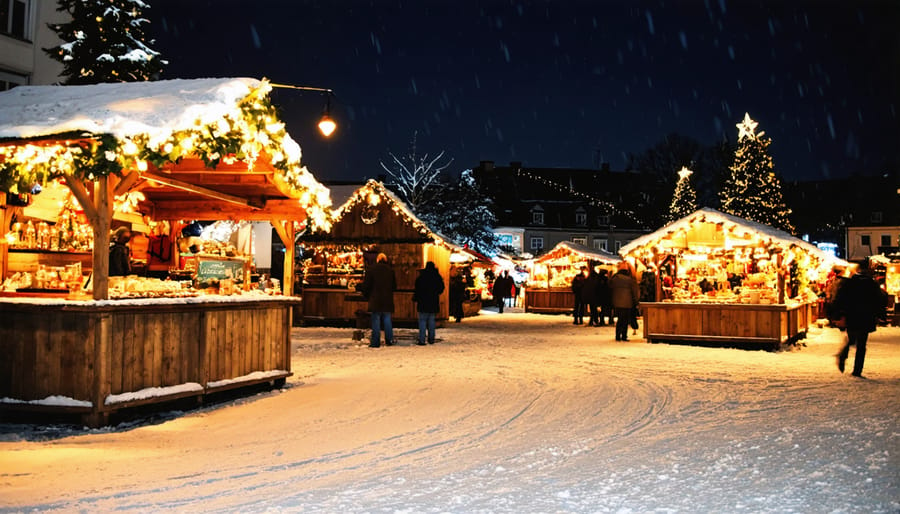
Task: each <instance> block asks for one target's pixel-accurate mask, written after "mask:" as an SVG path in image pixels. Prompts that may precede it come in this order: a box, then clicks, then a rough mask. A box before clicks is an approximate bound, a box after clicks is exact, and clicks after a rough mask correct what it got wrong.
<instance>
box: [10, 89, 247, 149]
mask: <svg viewBox="0 0 900 514" xmlns="http://www.w3.org/2000/svg"><path fill="white" fill-rule="evenodd" d="M261 84H262V82H261V81H259V80H256V79H251V78H211V79H194V80H182V79H176V80H160V81H155V82H128V83H125V82H122V83H113V84H95V85H89V86H19V87H17V88H13V89H11V90H9V91H7V92H5V93H3V94H2V95H0V138H3V139H28V138H37V137H43V136H52V135H58V134H67V133H72V132H84V133H87V134H110V135H113V136H116V137H117V138H120V139H124V138H127V137H133V136H136V135H139V134H147V135H150V136H151V137H152V136H154V135H158V136H165V135H168V134H169V133H171V132H175V131H178V130H189V129H191V128H193V127H194V125H195V123H197V122H199V123H200V124H202V125H210V124H213V123H215V122H217V121H218V120H219V119H220V118H222V117H224V116H231V117H233V118H235V119H237V118H239V117H240V116H241V113H240V109H239V107H238V104H239V102H240V101H241V100H243V99H244V98H246V97H247V96H248V95H250V93H251V91H253V90H254V89H256V88H258V87H260V86H261Z"/></svg>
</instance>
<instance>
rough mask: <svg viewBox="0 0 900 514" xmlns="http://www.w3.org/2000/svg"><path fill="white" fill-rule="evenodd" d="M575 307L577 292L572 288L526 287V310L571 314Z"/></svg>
mask: <svg viewBox="0 0 900 514" xmlns="http://www.w3.org/2000/svg"><path fill="white" fill-rule="evenodd" d="M574 308H575V293H573V292H572V290H571V289H570V288H567V287H559V288H555V287H551V288H550V289H546V288H543V289H539V288H526V289H525V312H537V313H545V314H571V313H572V309H574Z"/></svg>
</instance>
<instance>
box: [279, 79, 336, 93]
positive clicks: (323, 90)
mask: <svg viewBox="0 0 900 514" xmlns="http://www.w3.org/2000/svg"><path fill="white" fill-rule="evenodd" d="M269 85H270V86H272V87H280V88H284V89H299V90H300V91H318V92H320V93H334V90H333V89H330V88H327V87H310V86H292V85H290V84H274V83H271V82H270V83H269Z"/></svg>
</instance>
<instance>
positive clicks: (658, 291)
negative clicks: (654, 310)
mask: <svg viewBox="0 0 900 514" xmlns="http://www.w3.org/2000/svg"><path fill="white" fill-rule="evenodd" d="M653 261H654V264H655V265H656V291H655V293H654V295H655V296H654V300H653V301H656V302H661V301H662V299H663V296H662V277H663V275H662V263H663V259H662V258H660V255H659V254H658V253H654V254H653Z"/></svg>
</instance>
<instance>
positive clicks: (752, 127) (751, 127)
mask: <svg viewBox="0 0 900 514" xmlns="http://www.w3.org/2000/svg"><path fill="white" fill-rule="evenodd" d="M757 125H759V123H757V122H755V121H753V120H752V119H751V118H750V113H749V112H747V113H744V121H742V122H740V123H738V124H737V125H736V127H737V128H738V141H740V140H741V139H744V137H745V136H746V137H749V138H750V139H756V126H757Z"/></svg>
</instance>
